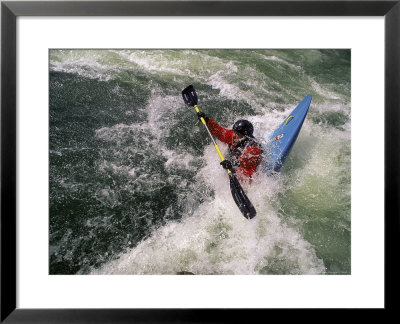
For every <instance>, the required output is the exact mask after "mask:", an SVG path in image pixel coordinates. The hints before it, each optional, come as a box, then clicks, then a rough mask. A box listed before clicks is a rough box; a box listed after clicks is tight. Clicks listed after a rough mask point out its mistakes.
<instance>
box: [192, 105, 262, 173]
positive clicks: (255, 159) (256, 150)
mask: <svg viewBox="0 0 400 324" xmlns="http://www.w3.org/2000/svg"><path fill="white" fill-rule="evenodd" d="M197 116H198V118H199V119H200V118H201V117H203V118H204V120H205V121H206V123H207V127H208V129H209V130H210V132H211V133H212V134H213V135H214V136H216V137H217V138H218V139H219V140H220V141H221V142H223V143H226V144H228V145H229V154H230V160H224V161H222V162H221V163H220V164H221V165H222V167H223V168H224V169H228V170H231V171H232V172H236V174H238V175H239V176H241V175H243V176H245V177H248V178H251V176H252V175H253V173H254V172H256V170H257V167H258V165H259V164H260V162H261V154H262V149H261V145H260V144H259V143H257V141H256V140H255V138H254V136H253V131H254V127H253V125H252V124H251V122H249V121H248V120H244V119H241V120H238V121H237V122H235V124H234V125H233V128H232V129H226V128H223V127H221V126H220V125H219V124H218V123H217V122H215V121H214V120H213V119H212V118H210V117H207V116H206V115H205V114H204V112H198V113H197Z"/></svg>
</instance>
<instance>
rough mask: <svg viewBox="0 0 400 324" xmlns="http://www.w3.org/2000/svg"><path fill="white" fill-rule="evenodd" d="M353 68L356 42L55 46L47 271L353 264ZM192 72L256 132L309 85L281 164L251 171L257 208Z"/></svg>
mask: <svg viewBox="0 0 400 324" xmlns="http://www.w3.org/2000/svg"><path fill="white" fill-rule="evenodd" d="M350 72H351V55H350V50H51V51H50V59H49V75H50V77H49V82H50V94H49V101H50V134H49V136H50V152H49V156H50V174H49V184H50V191H49V194H50V200H49V202H50V207H49V208H50V224H49V244H50V250H49V259H50V274H176V273H179V272H191V273H193V274H199V275H201V274H202V275H206V274H207V275H208V274H274V275H278V274H350V273H351V253H350V252H351V188H350V186H351V169H350V166H351V163H350V162H351V160H350V158H351V151H350V148H351V145H350V144H351V142H350V140H351V127H350V126H351V97H350V93H351V80H350ZM189 84H193V85H194V87H195V88H196V91H197V94H198V97H199V108H200V109H201V110H203V111H204V112H205V113H206V114H207V115H208V116H211V117H213V118H214V119H215V120H216V121H218V122H219V123H220V124H221V125H222V126H224V127H227V128H231V127H232V125H233V123H234V122H235V120H237V119H248V120H250V121H251V122H252V123H253V125H254V128H255V131H254V134H255V136H256V138H258V139H259V140H260V141H265V139H266V138H267V137H268V135H269V134H270V133H272V131H273V130H274V129H275V128H276V127H278V126H279V124H280V123H281V122H282V121H283V120H284V119H285V117H287V115H288V114H289V113H290V111H291V110H292V109H294V108H295V107H296V105H297V104H298V102H299V101H300V100H301V99H303V98H304V96H306V95H307V94H311V95H312V97H313V99H312V102H311V106H310V109H309V113H308V115H307V118H306V120H305V122H304V125H303V128H302V130H301V132H300V135H299V137H298V139H297V142H296V144H295V145H294V147H293V149H292V151H291V153H290V155H289V157H288V159H287V160H286V162H285V165H284V166H283V168H282V170H281V172H280V173H278V174H275V175H273V176H267V175H266V174H264V173H262V172H258V174H257V175H256V176H255V177H254V181H253V183H251V184H243V186H244V189H245V191H246V192H247V194H248V197H249V198H250V200H251V201H252V203H253V204H254V206H255V207H256V209H257V216H256V217H255V218H254V219H252V220H247V219H245V218H244V217H243V216H242V214H241V213H240V211H239V209H238V208H237V206H236V205H235V203H234V201H233V199H232V196H231V192H230V189H229V180H228V176H227V174H226V172H225V171H224V170H223V169H222V168H221V166H220V165H219V161H220V160H219V157H218V155H217V153H216V151H215V150H214V146H213V145H212V143H211V141H210V138H209V137H208V135H207V132H206V130H205V129H204V127H203V126H202V124H201V123H199V122H198V120H197V117H196V115H195V111H194V109H193V108H190V107H188V106H185V104H184V102H183V100H182V97H181V91H182V89H183V88H185V87H186V86H188V85H189ZM218 143H219V146H220V148H221V150H222V153H223V154H224V155H225V156H226V157H228V150H227V147H226V145H225V144H222V143H220V142H218Z"/></svg>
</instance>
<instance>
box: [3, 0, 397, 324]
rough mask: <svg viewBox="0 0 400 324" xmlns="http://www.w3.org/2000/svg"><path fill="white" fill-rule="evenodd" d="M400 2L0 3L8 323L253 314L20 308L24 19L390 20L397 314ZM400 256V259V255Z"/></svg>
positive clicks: (388, 201)
mask: <svg viewBox="0 0 400 324" xmlns="http://www.w3.org/2000/svg"><path fill="white" fill-rule="evenodd" d="M399 2H400V1H398V0H397V1H125V2H112V1H86V2H85V1H82V2H81V1H71V2H67V1H66V2H64V1H4V2H2V4H1V42H2V44H1V188H2V192H1V322H3V321H5V322H6V323H20V322H24V323H25V322H26V323H28V322H51V323H58V322H68V323H86V322H105V323H113V322H118V323H128V322H177V321H180V322H184V323H186V322H187V323H191V322H213V323H215V322H227V321H228V319H231V321H232V322H233V321H235V320H236V319H237V318H239V317H238V315H239V314H240V315H241V316H242V315H244V316H249V315H251V316H252V317H254V318H256V316H257V313H259V312H263V311H265V310H260V309H258V310H254V309H246V310H245V309H240V310H239V309H235V310H227V309H212V310H211V309H151V308H149V309H95V310H94V309H18V308H17V305H16V301H17V278H16V272H17V260H16V251H17V246H16V240H17V233H16V229H17V190H18V188H17V181H16V177H17V156H16V152H17V138H16V131H17V125H16V120H17V109H16V107H17V98H16V83H17V76H16V55H17V51H16V44H17V30H16V19H17V17H19V16H193V15H195V16H384V17H385V157H384V158H385V177H384V181H385V309H386V310H393V309H394V308H395V306H396V305H395V301H394V299H392V297H391V296H393V293H394V289H395V288H396V287H397V286H398V276H397V274H395V273H394V270H393V269H394V267H393V266H392V263H393V261H392V257H393V256H394V255H396V252H397V251H396V250H395V248H396V243H397V241H396V240H395V238H397V237H398V234H399V226H398V223H399V218H398V217H399V203H398V198H399V197H400V195H399V189H398V187H399V185H398V182H399V171H398V169H399V168H398V166H399V155H400V154H399V152H400V147H399V130H398V129H399V121H400V119H399V101H400V95H399V93H400V91H399V90H400V89H399V88H400V76H399V74H400V66H399V57H400V3H399ZM395 251H396V252H395Z"/></svg>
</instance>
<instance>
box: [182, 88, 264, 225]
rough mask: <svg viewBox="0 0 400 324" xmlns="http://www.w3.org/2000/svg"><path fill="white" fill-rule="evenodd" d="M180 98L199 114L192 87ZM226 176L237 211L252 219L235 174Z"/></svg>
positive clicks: (218, 150)
mask: <svg viewBox="0 0 400 324" xmlns="http://www.w3.org/2000/svg"><path fill="white" fill-rule="evenodd" d="M182 97H183V100H184V101H185V103H186V104H187V105H188V106H192V107H194V109H196V112H200V109H199V108H198V107H197V101H198V100H197V94H196V91H195V90H194V87H193V86H192V85H190V86H188V87H187V88H185V89H184V90H183V91H182ZM200 119H201V122H202V123H203V125H204V126H205V128H206V129H207V132H208V135H210V138H211V140H212V141H213V143H214V147H215V149H216V151H217V153H218V155H219V157H220V159H221V161H224V160H225V159H224V157H223V155H222V153H221V151H220V149H219V147H218V145H217V143H215V140H214V138H213V136H212V134H211V132H210V130H209V129H208V127H207V123H206V121H205V120H204V118H203V117H201V118H200ZM228 175H229V182H230V187H231V193H232V197H233V200H234V201H235V203H236V205H237V206H238V207H239V209H240V211H241V212H242V214H243V216H244V217H246V218H248V219H251V218H253V217H254V216H256V214H257V212H256V209H255V208H254V206H253V204H252V203H251V201H250V200H249V198H247V196H246V194H245V192H244V190H243V188H242V186H241V185H240V182H239V181H238V179H237V178H236V176H235V174H234V173H233V172H232V171H231V170H228Z"/></svg>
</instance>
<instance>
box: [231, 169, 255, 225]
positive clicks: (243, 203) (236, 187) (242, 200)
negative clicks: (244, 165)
mask: <svg viewBox="0 0 400 324" xmlns="http://www.w3.org/2000/svg"><path fill="white" fill-rule="evenodd" d="M229 178H230V185H231V193H232V197H233V200H234V201H235V203H236V205H237V206H238V207H239V209H240V211H241V212H242V214H243V216H244V217H246V218H248V219H252V218H253V217H255V216H256V215H257V212H256V209H255V208H254V206H253V204H252V203H251V201H250V200H249V198H247V196H246V194H245V192H244V191H243V188H242V186H241V185H240V183H239V180H238V179H237V178H236V177H235V175H234V174H230V175H229Z"/></svg>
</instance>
